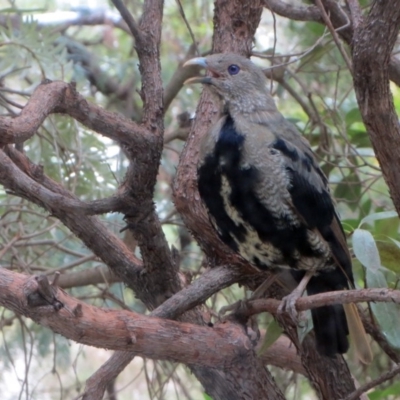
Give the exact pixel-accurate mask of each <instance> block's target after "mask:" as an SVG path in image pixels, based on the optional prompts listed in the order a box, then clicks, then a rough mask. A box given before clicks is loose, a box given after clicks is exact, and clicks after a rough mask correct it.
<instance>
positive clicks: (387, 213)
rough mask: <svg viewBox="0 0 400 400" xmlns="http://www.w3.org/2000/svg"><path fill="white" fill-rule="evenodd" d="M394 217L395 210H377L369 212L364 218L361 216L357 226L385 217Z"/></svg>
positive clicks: (395, 214) (395, 215)
mask: <svg viewBox="0 0 400 400" xmlns="http://www.w3.org/2000/svg"><path fill="white" fill-rule="evenodd" d="M394 217H398V215H397V212H396V211H394V210H393V211H381V212H377V213H374V214H370V215H368V216H366V217H365V218H363V219H362V220H361V221H360V225H359V227H361V225H363V224H365V223H371V222H374V221H378V220H380V219H387V218H394Z"/></svg>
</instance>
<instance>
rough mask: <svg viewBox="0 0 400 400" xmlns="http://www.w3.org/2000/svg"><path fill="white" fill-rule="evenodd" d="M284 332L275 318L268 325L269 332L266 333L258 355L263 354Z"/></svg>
mask: <svg viewBox="0 0 400 400" xmlns="http://www.w3.org/2000/svg"><path fill="white" fill-rule="evenodd" d="M282 333H283V329H282V327H281V326H280V325H279V323H278V321H276V320H275V319H274V320H273V321H272V322H271V323H270V324H269V325H268V328H267V332H266V333H265V337H264V340H263V342H262V345H261V347H260V349H259V350H258V355H259V356H261V355H262V354H264V353H265V351H266V350H267V349H268V348H269V347H270V346H271V345H272V344H273V343H275V342H276V341H277V340H278V338H279V336H281V335H282Z"/></svg>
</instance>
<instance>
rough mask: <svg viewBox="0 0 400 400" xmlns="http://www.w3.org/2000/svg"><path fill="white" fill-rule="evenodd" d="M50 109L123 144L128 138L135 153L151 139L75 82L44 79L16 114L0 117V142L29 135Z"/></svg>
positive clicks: (17, 141)
mask: <svg viewBox="0 0 400 400" xmlns="http://www.w3.org/2000/svg"><path fill="white" fill-rule="evenodd" d="M52 113H64V114H68V115H70V116H71V117H72V118H74V119H76V120H77V121H79V122H80V123H82V124H83V125H85V126H86V127H88V128H90V129H93V130H94V131H96V132H98V133H101V134H102V135H104V136H106V137H108V138H110V139H113V140H116V141H117V142H119V143H122V144H124V143H126V142H129V143H130V144H131V146H132V147H133V148H134V149H135V150H134V151H135V152H137V153H140V152H143V151H146V150H147V149H148V148H149V147H151V145H152V143H153V137H152V135H151V134H150V132H149V131H148V130H147V129H145V128H144V127H142V126H141V125H138V124H136V123H135V122H133V121H131V120H129V119H127V118H125V117H123V116H122V115H119V114H116V113H112V112H110V111H107V110H105V109H103V108H101V107H99V106H96V105H94V104H90V103H88V102H87V101H86V100H85V99H84V97H83V96H81V95H80V94H79V93H78V92H77V91H76V88H75V85H74V84H72V83H70V84H68V83H65V82H61V81H54V82H51V81H45V82H42V84H40V85H39V86H38V87H37V88H36V89H35V91H34V92H33V94H32V96H31V98H30V99H29V101H28V103H27V104H26V106H25V107H24V109H23V110H22V111H21V113H20V114H19V115H18V116H17V117H15V118H11V117H2V118H0V145H5V144H10V143H20V142H23V141H25V140H27V139H29V138H30V137H32V136H33V135H34V134H35V133H36V131H37V130H38V129H39V127H40V125H41V124H42V123H43V121H44V120H45V119H46V117H47V116H49V115H50V114H52Z"/></svg>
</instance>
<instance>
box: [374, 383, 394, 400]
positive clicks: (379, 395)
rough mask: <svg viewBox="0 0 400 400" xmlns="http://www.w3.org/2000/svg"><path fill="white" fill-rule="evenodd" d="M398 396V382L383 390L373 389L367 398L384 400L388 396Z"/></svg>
mask: <svg viewBox="0 0 400 400" xmlns="http://www.w3.org/2000/svg"><path fill="white" fill-rule="evenodd" d="M399 394H400V382H396V383H394V384H393V385H390V386H389V387H387V388H385V389H375V390H374V391H373V392H371V393H368V397H369V399H370V400H385V399H387V398H388V397H389V396H396V397H398V395H399ZM394 398H395V397H394Z"/></svg>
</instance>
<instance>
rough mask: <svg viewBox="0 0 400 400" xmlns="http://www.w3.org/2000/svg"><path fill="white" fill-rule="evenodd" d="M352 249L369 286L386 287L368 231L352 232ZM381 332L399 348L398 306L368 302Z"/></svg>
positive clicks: (377, 255)
mask: <svg viewBox="0 0 400 400" xmlns="http://www.w3.org/2000/svg"><path fill="white" fill-rule="evenodd" d="M353 250H354V254H355V255H356V257H357V258H358V260H359V261H360V262H361V263H362V264H363V265H364V267H365V268H366V269H365V277H366V281H367V286H368V287H369V288H373V287H375V288H387V287H388V285H387V282H386V279H385V276H384V275H383V273H382V272H381V271H380V270H379V269H380V267H381V259H380V255H379V252H378V247H377V245H376V242H375V240H374V238H373V236H372V235H371V233H369V232H368V231H366V230H364V229H356V230H355V231H354V233H353ZM370 306H371V310H372V312H373V314H374V317H375V319H376V321H377V322H378V325H379V326H380V328H381V330H382V333H383V334H384V335H385V337H386V339H387V341H388V342H389V343H390V344H391V345H392V346H393V347H395V348H400V332H399V329H398V327H399V325H400V320H399V318H398V316H399V315H400V307H399V306H398V305H396V304H393V303H370Z"/></svg>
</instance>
